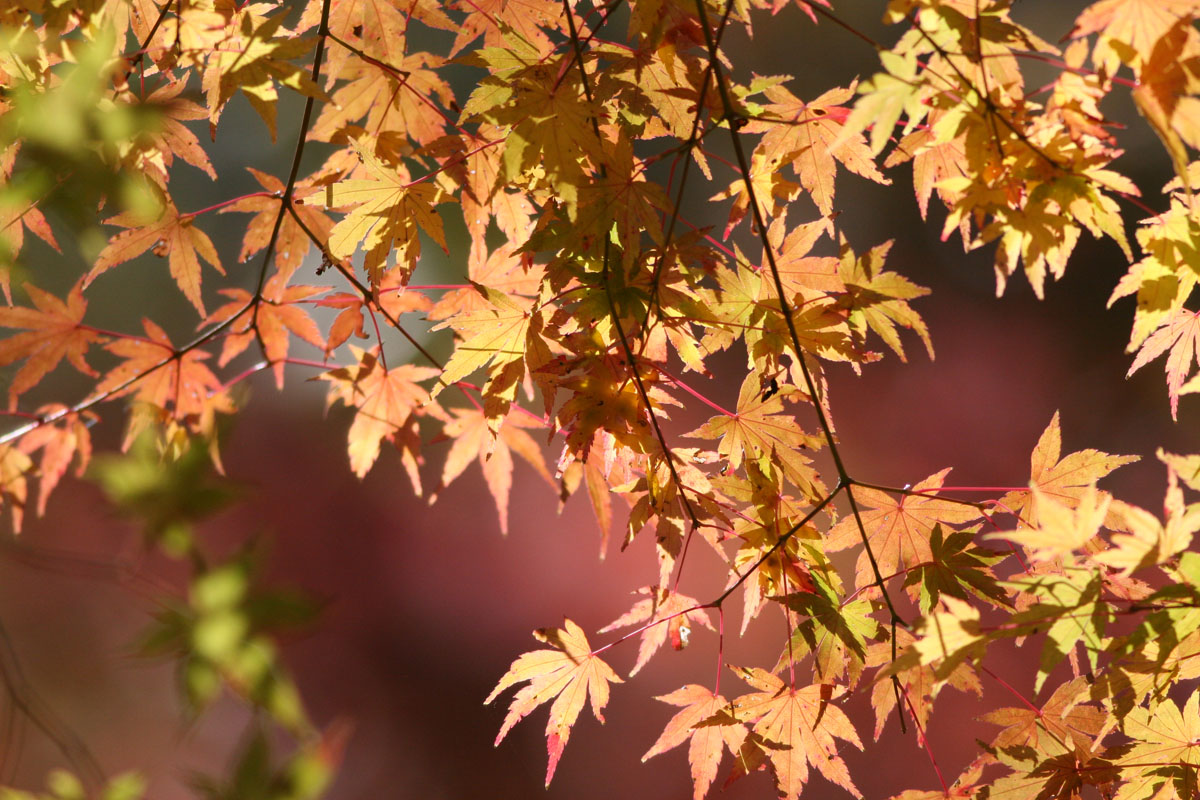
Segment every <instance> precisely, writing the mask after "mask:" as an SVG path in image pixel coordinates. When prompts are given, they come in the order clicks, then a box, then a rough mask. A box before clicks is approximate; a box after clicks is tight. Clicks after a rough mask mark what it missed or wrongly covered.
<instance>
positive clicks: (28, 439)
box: [17, 403, 96, 517]
mask: <svg viewBox="0 0 1200 800" xmlns="http://www.w3.org/2000/svg"><path fill="white" fill-rule="evenodd" d="M38 414H39V415H41V416H42V417H43V418H51V417H59V418H58V419H56V420H55V421H54V422H53V423H50V424H43V425H39V426H38V427H36V428H34V429H33V430H31V431H29V433H26V434H25V435H24V436H22V437H21V439H20V441H18V442H17V449H18V450H20V451H21V452H22V453H24V454H25V455H28V456H32V455H33V454H34V453H36V452H37V451H38V450H41V451H42V457H41V460H40V461H39V463H38V476H39V477H38V504H37V513H38V516H39V517H40V516H43V515H44V514H45V513H46V501H47V500H49V499H50V493H51V492H52V491H54V487H56V486H57V485H58V482H59V481H60V480H61V479H62V476H63V475H65V474H66V472H67V468H68V467H70V466H71V461H72V460H74V461H75V462H76V463H75V475H76V477H82V476H83V473H84V471H85V470H86V469H87V466H88V462H89V461H90V460H91V457H92V436H91V433H90V432H89V431H88V423H89V422H93V421H95V419H96V417H95V415H93V414H91V413H90V412H74V411H70V410H69V409H67V407H66V406H64V405H62V404H59V403H54V404H51V405H48V406H43V407H41V408H40V409H38ZM60 415H61V416H60Z"/></svg>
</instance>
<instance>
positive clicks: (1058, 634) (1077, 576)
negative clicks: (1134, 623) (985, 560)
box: [1005, 566, 1113, 691]
mask: <svg viewBox="0 0 1200 800" xmlns="http://www.w3.org/2000/svg"><path fill="white" fill-rule="evenodd" d="M1099 572H1100V571H1099V570H1097V569H1096V568H1094V567H1093V568H1090V569H1089V568H1081V567H1070V566H1068V567H1066V568H1064V570H1063V572H1062V573H1061V574H1057V575H1031V576H1028V577H1024V578H1016V579H1013V580H1010V581H1006V582H1005V585H1006V586H1009V587H1011V588H1013V589H1016V590H1017V591H1019V592H1023V593H1025V594H1028V595H1030V596H1031V598H1032V599H1033V600H1034V601H1035V602H1034V603H1033V605H1032V606H1031V607H1030V608H1029V609H1028V610H1025V611H1022V612H1020V613H1019V614H1014V615H1013V616H1012V617H1011V623H1012V625H1013V628H1012V629H1011V630H1010V631H1009V633H1010V634H1012V635H1024V634H1028V633H1033V632H1035V631H1038V630H1046V643H1045V644H1044V645H1043V646H1042V654H1041V659H1040V662H1039V665H1038V673H1037V678H1036V680H1035V681H1034V691H1041V688H1042V684H1043V683H1045V681H1046V678H1047V677H1048V676H1049V674H1050V671H1051V670H1052V669H1054V667H1055V666H1056V665H1057V664H1058V663H1059V662H1060V661H1062V660H1063V658H1065V657H1066V656H1067V655H1068V654H1069V653H1071V652H1072V651H1074V650H1075V648H1076V646H1082V647H1083V651H1084V653H1085V654H1086V656H1087V659H1088V662H1089V663H1090V664H1091V667H1092V669H1093V670H1095V669H1096V663H1097V658H1098V656H1099V654H1100V653H1101V652H1103V651H1104V650H1105V648H1106V646H1107V644H1108V640H1107V639H1106V638H1105V636H1104V631H1105V628H1106V627H1107V625H1108V623H1109V622H1111V621H1112V618H1113V612H1112V607H1111V605H1110V604H1109V603H1108V601H1107V600H1106V599H1105V598H1104V597H1103V596H1102V592H1103V589H1104V582H1103V580H1102V579H1101V576H1100V574H1099ZM1047 625H1049V627H1048V628H1047Z"/></svg>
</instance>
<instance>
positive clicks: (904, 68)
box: [841, 50, 929, 155]
mask: <svg viewBox="0 0 1200 800" xmlns="http://www.w3.org/2000/svg"><path fill="white" fill-rule="evenodd" d="M879 62H880V64H881V65H882V66H883V68H884V69H885V70H886V72H877V73H875V74H874V75H873V76H871V77H870V78H869V79H867V80H865V81H863V82H862V83H861V84H859V86H858V93H859V95H860V96H859V98H858V101H857V102H855V104H854V110H853V111H851V112H850V115H849V116H848V117H847V118H846V121H845V122H844V123H843V125H842V132H841V137H844V138H846V139H849V138H850V137H852V136H855V135H857V134H860V133H862V131H864V130H866V129H867V128H870V129H871V153H872V154H874V155H878V154H879V153H880V152H881V151H882V150H883V148H884V147H886V146H887V143H888V138H889V137H890V136H891V135H892V132H893V131H894V130H895V128H896V123H897V122H899V120H900V117H901V115H904V116H905V117H906V118H907V119H906V124H905V127H904V129H903V133H904V135H908V134H909V133H911V132H912V130H913V128H915V127H916V126H917V125H919V124H920V123H921V120H923V119H924V118H925V115H926V114H927V113H928V111H929V107H928V106H927V105H925V104H924V103H922V102H921V101H922V97H923V95H922V92H921V89H922V79H921V78H920V77H918V75H917V72H918V61H917V58H916V54H915V53H911V52H910V53H904V54H900V53H896V52H892V51H890V50H883V51H880V53H879Z"/></svg>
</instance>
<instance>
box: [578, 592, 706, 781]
mask: <svg viewBox="0 0 1200 800" xmlns="http://www.w3.org/2000/svg"><path fill="white" fill-rule="evenodd" d="M637 593H638V594H640V595H644V596H645V597H644V599H642V600H639V601H637V602H636V603H634V605H633V608H631V609H630V610H629V611H627V612H625V613H624V614H622V615H621V616H619V617H617V618H616V619H615V620H613V621H612V622H610V623H608V625H605V626H604V627H603V628H601V629H600V632H601V633H607V632H609V631H613V630H616V629H617V628H627V627H629V626H631V625H638V624H640V623H646V622H651V621H654V620H663V622H661V623H659V624H657V625H651V626H650V627H648V628H646V629H645V630H644V631H642V635H641V640H642V641H641V644H640V645H639V646H638V658H637V663H636V664H634V665H633V669H631V670H630V671H629V677H631V678H632V677H633V676H634V675H637V674H638V672H639V671H640V670H641V668H642V667H644V666H646V664H647V663H648V662H649V661H650V658H651V657H652V656H653V655H654V654H655V653H656V652H658V649H659V648H660V647H662V646H663V643H664V642H666V640H667V634H670V636H671V647H673V648H675V649H676V650H682V649H683V648H685V647H687V643H688V635H689V633H690V631H691V627H692V623H693V622H697V623H699V624H700V625H701V626H702V627H705V628H708V629H709V630H710V631H711V630H712V629H713V626H712V622H711V621H710V620H709V618H708V611H707V610H705V609H703V608H700V607H699V606H700V601H698V600H696V598H694V597H688V596H687V595H685V594H679V593H678V592H672V591H668V590H666V589H662V588H659V587H658V586H643V587H642V588H641V589H638V590H637ZM692 609H694V610H692ZM685 612H686V613H685ZM659 699H662V698H659ZM672 746H674V745H672ZM646 758H649V756H646ZM642 760H643V761H645V758H643V759H642Z"/></svg>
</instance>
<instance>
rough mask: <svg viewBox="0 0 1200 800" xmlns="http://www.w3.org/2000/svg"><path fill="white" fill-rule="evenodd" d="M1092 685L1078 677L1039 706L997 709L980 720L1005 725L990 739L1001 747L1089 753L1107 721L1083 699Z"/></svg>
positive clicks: (1047, 752)
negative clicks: (1038, 707)
mask: <svg viewBox="0 0 1200 800" xmlns="http://www.w3.org/2000/svg"><path fill="white" fill-rule="evenodd" d="M1089 688H1090V686H1089V684H1088V681H1087V680H1086V679H1085V678H1083V677H1078V678H1075V679H1073V680H1070V681H1067V682H1066V683H1064V684H1063V685H1062V686H1059V687H1058V688H1057V689H1055V690H1054V693H1053V694H1051V695H1050V697H1049V698H1047V699H1046V702H1045V703H1043V704H1042V707H1041V708H1040V709H1037V708H1027V707H1026V708H998V709H996V710H995V711H989V712H988V713H986V714H984V715H983V716H982V717H980V718H979V719H980V720H982V721H983V722H989V723H991V724H993V725H1000V726H1001V727H1002V728H1003V730H1001V731H1000V732H999V733H997V734H996V735H995V737H993V738H992V741H991V745H992V747H993V748H996V749H999V750H1008V749H1012V748H1021V747H1030V748H1033V750H1034V751H1035V752H1037V753H1039V754H1041V755H1043V756H1056V755H1061V754H1062V753H1069V752H1072V751H1074V750H1076V749H1078V750H1082V751H1085V752H1087V751H1090V750H1092V749H1093V747H1094V746H1095V743H1096V737H1097V735H1098V734H1099V733H1100V732H1101V730H1103V729H1104V727H1105V726H1106V724H1107V722H1108V714H1107V713H1106V712H1105V711H1104V710H1103V709H1100V708H1098V707H1096V706H1092V705H1088V704H1087V703H1081V702H1080V698H1081V697H1086V696H1087V694H1088V690H1089Z"/></svg>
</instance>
